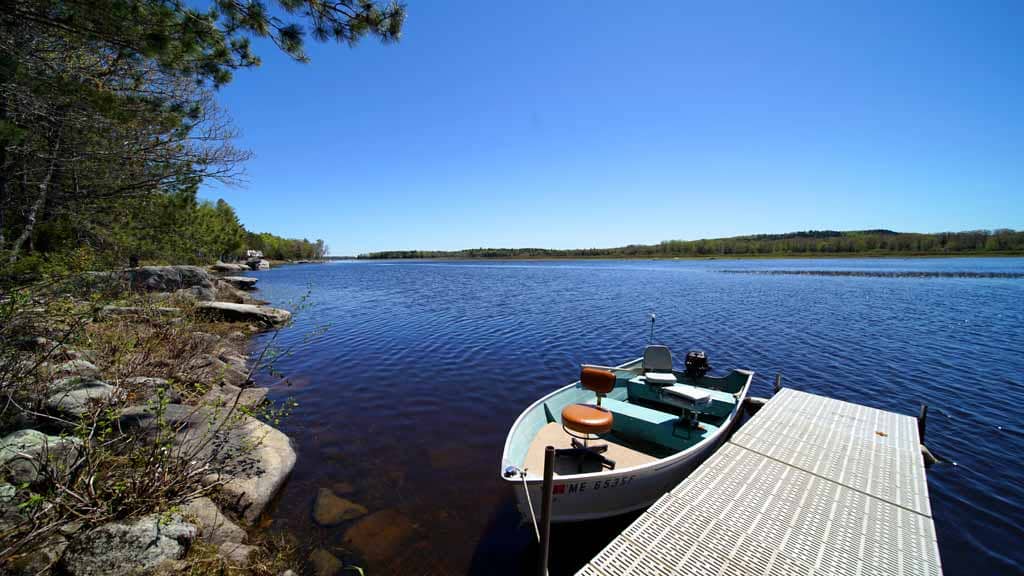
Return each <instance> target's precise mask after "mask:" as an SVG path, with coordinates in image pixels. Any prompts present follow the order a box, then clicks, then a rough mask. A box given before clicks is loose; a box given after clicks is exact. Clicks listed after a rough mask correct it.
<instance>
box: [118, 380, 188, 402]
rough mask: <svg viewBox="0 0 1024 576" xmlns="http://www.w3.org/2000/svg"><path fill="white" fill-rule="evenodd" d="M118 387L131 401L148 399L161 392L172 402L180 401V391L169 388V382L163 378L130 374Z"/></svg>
mask: <svg viewBox="0 0 1024 576" xmlns="http://www.w3.org/2000/svg"><path fill="white" fill-rule="evenodd" d="M120 388H121V389H122V390H124V392H125V394H127V395H128V397H129V398H130V399H131V400H133V401H141V400H149V399H151V398H156V397H157V396H159V395H160V394H163V395H164V397H165V398H167V400H168V402H171V403H172V404H178V403H180V402H181V393H180V392H178V391H177V390H175V389H173V388H171V383H170V382H168V381H167V380H164V379H163V378H155V377H150V376H132V377H131V378H125V379H124V380H122V381H121V386H120Z"/></svg>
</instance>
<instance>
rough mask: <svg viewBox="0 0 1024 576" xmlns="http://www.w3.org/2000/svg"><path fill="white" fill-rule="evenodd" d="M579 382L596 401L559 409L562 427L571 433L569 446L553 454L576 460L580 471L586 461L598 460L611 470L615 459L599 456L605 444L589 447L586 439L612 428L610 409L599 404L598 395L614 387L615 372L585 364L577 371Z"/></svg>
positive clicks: (605, 432) (599, 397) (603, 450)
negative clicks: (570, 446) (560, 410)
mask: <svg viewBox="0 0 1024 576" xmlns="http://www.w3.org/2000/svg"><path fill="white" fill-rule="evenodd" d="M580 384H581V385H582V386H583V387H584V388H586V389H587V390H591V391H593V392H594V393H595V395H596V396H597V404H583V403H579V404H569V405H568V406H566V407H565V408H563V409H562V429H563V430H565V432H566V434H568V435H569V436H572V448H565V449H562V450H557V451H556V453H557V455H559V456H563V457H570V458H574V459H578V460H579V467H580V472H582V471H583V470H582V469H583V465H584V463H585V462H587V461H594V462H600V464H601V466H603V467H606V468H609V469H614V468H615V462H614V461H612V460H609V459H608V458H605V457H604V456H602V454H603V453H604V452H605V451H607V450H608V445H607V444H602V445H597V446H592V445H589V444H588V443H587V442H588V441H589V440H591V439H595V438H596V437H600V436H601V434H607V433H608V432H611V430H612V424H613V423H614V417H613V416H612V413H611V412H610V411H608V410H607V409H605V408H602V407H601V398H602V397H603V396H604V395H606V394H608V393H609V392H611V391H612V389H613V388H615V374H613V373H612V372H610V371H608V370H601V369H600V368H591V367H589V366H585V367H584V368H583V370H581V371H580ZM580 440H582V442H580Z"/></svg>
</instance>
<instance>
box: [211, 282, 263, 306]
mask: <svg viewBox="0 0 1024 576" xmlns="http://www.w3.org/2000/svg"><path fill="white" fill-rule="evenodd" d="M216 300H218V301H220V302H230V303H232V304H256V303H257V300H256V299H255V298H253V297H252V296H250V295H249V293H247V292H244V291H242V290H240V289H238V288H236V287H234V286H232V285H231V284H229V283H227V282H223V281H218V282H217V298H216Z"/></svg>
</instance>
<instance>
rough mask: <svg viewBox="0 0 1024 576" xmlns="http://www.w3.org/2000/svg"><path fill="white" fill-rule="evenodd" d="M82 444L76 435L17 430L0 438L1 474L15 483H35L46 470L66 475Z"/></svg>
mask: <svg viewBox="0 0 1024 576" xmlns="http://www.w3.org/2000/svg"><path fill="white" fill-rule="evenodd" d="M81 446H82V444H81V441H80V440H79V439H78V438H62V437H60V436H47V435H46V434H43V433H42V432H39V431H37V430H19V431H17V432H14V433H11V434H8V435H7V436H4V438H3V439H2V440H0V474H2V475H3V476H4V477H5V478H6V479H7V480H8V481H10V482H12V483H14V484H21V483H23V482H29V483H34V482H38V481H39V480H42V479H43V478H45V477H46V472H48V471H49V472H53V473H56V474H66V473H67V472H69V471H70V469H71V468H72V467H73V466H74V464H75V460H76V459H77V458H78V455H79V453H80V450H81ZM11 496H12V497H13V494H12V495H11Z"/></svg>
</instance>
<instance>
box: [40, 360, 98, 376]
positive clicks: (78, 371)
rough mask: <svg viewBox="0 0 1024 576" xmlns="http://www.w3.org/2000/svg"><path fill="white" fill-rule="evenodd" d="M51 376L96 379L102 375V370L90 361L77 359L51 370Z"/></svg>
mask: <svg viewBox="0 0 1024 576" xmlns="http://www.w3.org/2000/svg"><path fill="white" fill-rule="evenodd" d="M50 375H51V376H56V377H64V376H83V377H89V378H95V377H97V376H99V375H100V369H99V368H97V367H96V365H95V364H93V363H92V362H89V361H88V360H83V359H77V360H68V361H67V362H64V363H63V364H58V365H56V366H54V367H52V368H51V369H50Z"/></svg>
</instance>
